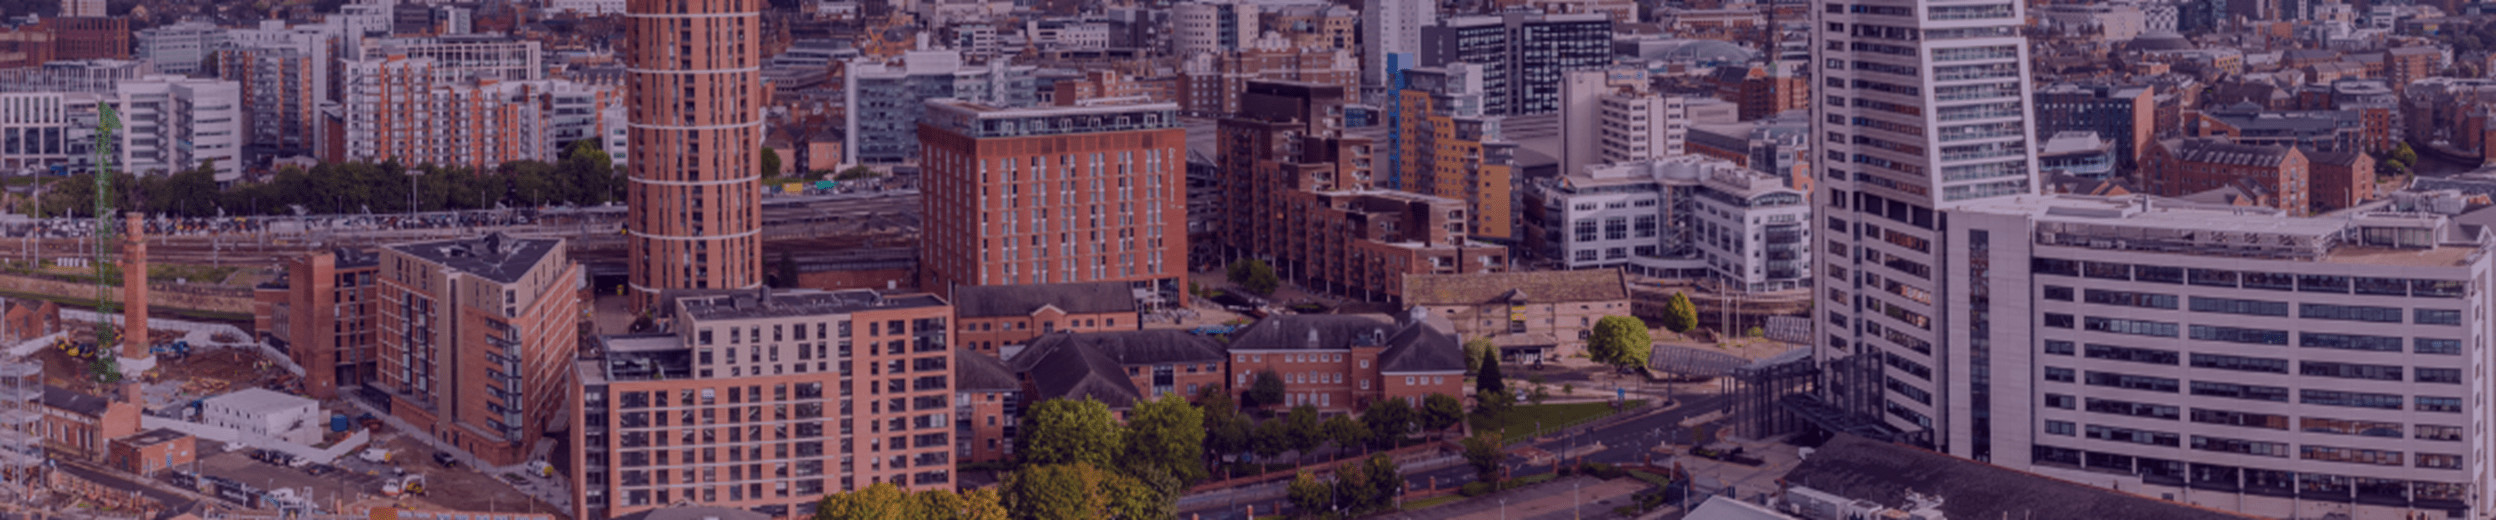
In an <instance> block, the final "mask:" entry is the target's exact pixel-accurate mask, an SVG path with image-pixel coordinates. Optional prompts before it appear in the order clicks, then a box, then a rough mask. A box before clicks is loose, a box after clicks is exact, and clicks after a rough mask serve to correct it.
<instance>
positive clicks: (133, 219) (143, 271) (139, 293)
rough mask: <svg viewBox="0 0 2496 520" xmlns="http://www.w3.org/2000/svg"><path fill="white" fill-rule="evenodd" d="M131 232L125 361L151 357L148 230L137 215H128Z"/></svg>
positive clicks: (124, 302) (124, 271)
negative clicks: (148, 320)
mask: <svg viewBox="0 0 2496 520" xmlns="http://www.w3.org/2000/svg"><path fill="white" fill-rule="evenodd" d="M126 216H127V217H128V219H129V225H130V230H129V232H128V233H125V234H123V236H124V237H125V238H123V239H122V242H121V357H126V358H143V357H147V355H148V350H149V348H151V347H152V346H153V345H149V344H148V341H147V228H146V226H145V224H144V223H142V222H140V221H139V214H138V213H137V212H132V213H128V214H127V215H126Z"/></svg>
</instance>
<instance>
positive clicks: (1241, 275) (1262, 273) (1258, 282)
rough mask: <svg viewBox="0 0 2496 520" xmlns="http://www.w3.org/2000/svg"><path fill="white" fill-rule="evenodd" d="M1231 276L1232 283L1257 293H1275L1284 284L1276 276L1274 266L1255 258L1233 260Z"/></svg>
mask: <svg viewBox="0 0 2496 520" xmlns="http://www.w3.org/2000/svg"><path fill="white" fill-rule="evenodd" d="M1229 277H1230V280H1231V283H1235V284H1239V286H1240V287H1241V288H1244V289H1247V290H1248V291H1249V292H1253V293H1257V294H1274V290H1275V289H1279V288H1281V287H1282V284H1283V282H1282V279H1280V278H1276V277H1275V276H1274V266H1271V265H1266V263H1265V261H1264V260H1258V259H1255V258H1250V259H1246V260H1240V261H1237V262H1231V267H1230V272H1229Z"/></svg>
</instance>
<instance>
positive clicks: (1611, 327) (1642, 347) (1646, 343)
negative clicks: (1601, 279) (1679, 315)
mask: <svg viewBox="0 0 2496 520" xmlns="http://www.w3.org/2000/svg"><path fill="white" fill-rule="evenodd" d="M1654 350H1655V340H1654V339H1653V338H1650V337H1648V336H1647V323H1646V322H1643V321H1638V318H1632V317H1628V316H1604V317H1603V319H1601V320H1596V321H1595V330H1594V333H1593V335H1592V336H1590V337H1588V338H1587V339H1586V353H1587V354H1590V355H1593V356H1594V358H1595V362H1596V363H1602V364H1606V365H1612V368H1613V369H1615V370H1622V369H1629V368H1633V367H1643V366H1647V354H1648V353H1649V352H1652V351H1654Z"/></svg>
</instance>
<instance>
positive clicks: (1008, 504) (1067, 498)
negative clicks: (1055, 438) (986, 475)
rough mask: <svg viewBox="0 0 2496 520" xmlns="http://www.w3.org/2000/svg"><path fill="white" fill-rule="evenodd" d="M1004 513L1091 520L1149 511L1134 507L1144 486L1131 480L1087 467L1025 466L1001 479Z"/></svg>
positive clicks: (1035, 518) (1044, 519) (1040, 518)
mask: <svg viewBox="0 0 2496 520" xmlns="http://www.w3.org/2000/svg"><path fill="white" fill-rule="evenodd" d="M1004 484H1005V485H1004V488H1005V494H1004V498H1005V509H1006V510H1008V511H1012V512H1014V517H1015V518H1019V519H1028V520H1093V519H1117V518H1129V519H1136V520H1140V519H1141V518H1146V517H1128V516H1124V515H1122V514H1120V512H1121V511H1137V510H1146V509H1149V506H1146V505H1143V504H1136V503H1135V501H1136V498H1137V497H1139V496H1141V495H1144V494H1147V493H1149V491H1139V488H1142V487H1144V484H1143V483H1141V482H1137V481H1136V480H1135V478H1134V477H1129V476H1126V475H1121V474H1118V473H1117V472H1114V471H1109V470H1105V469H1101V468H1100V467H1097V466H1093V465H1090V464H1045V465H1033V466H1025V467H1024V468H1023V469H1022V470H1021V471H1016V472H1014V474H1012V475H1009V476H1007V477H1006V479H1005V483H1004Z"/></svg>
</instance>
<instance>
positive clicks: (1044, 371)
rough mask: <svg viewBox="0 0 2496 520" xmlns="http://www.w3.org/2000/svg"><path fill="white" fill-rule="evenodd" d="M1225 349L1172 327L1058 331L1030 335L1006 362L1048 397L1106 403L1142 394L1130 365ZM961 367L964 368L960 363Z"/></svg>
mask: <svg viewBox="0 0 2496 520" xmlns="http://www.w3.org/2000/svg"><path fill="white" fill-rule="evenodd" d="M1224 356H1225V354H1224V353H1223V352H1222V348H1221V345H1219V344H1216V343H1214V342H1213V340H1210V339H1206V338H1205V337H1203V336H1198V335H1194V334H1189V333H1187V332H1185V331H1180V330H1173V329H1150V330H1129V331H1117V332H1083V333H1074V332H1059V333H1053V334H1046V335H1042V336H1040V337H1039V338H1036V339H1033V340H1032V341H1031V344H1030V345H1029V346H1026V347H1024V348H1023V350H1022V352H1021V353H1019V354H1015V355H1014V359H1012V360H1009V361H1008V362H1007V365H1008V366H1009V367H1010V369H1011V370H1012V371H1013V373H1014V374H1018V375H1020V377H1021V378H1023V379H1028V380H1030V381H1031V386H1032V388H1033V390H1034V391H1035V392H1036V393H1037V394H1038V395H1032V396H1029V400H1030V401H1042V400H1048V399H1058V398H1064V399H1086V398H1089V399H1094V400H1098V401H1100V402H1101V403H1102V404H1107V405H1109V407H1110V408H1111V409H1125V408H1129V407H1133V406H1134V405H1135V402H1136V401H1140V400H1143V399H1146V398H1148V397H1149V396H1147V395H1145V391H1144V390H1143V389H1139V388H1136V387H1135V380H1134V379H1131V378H1129V377H1128V376H1127V369H1126V367H1128V366H1130V365H1159V364H1185V363H1214V362H1220V361H1222V358H1223V357H1224ZM965 368H969V366H968V365H967V364H966V365H965Z"/></svg>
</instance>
